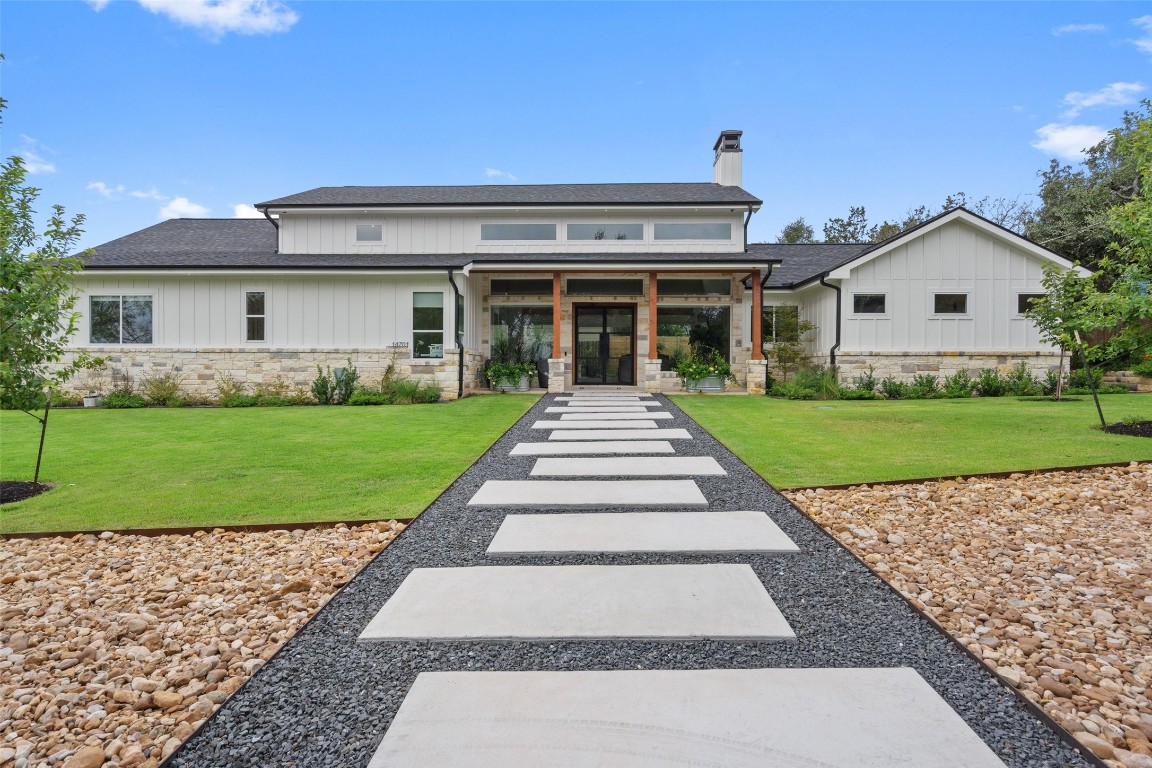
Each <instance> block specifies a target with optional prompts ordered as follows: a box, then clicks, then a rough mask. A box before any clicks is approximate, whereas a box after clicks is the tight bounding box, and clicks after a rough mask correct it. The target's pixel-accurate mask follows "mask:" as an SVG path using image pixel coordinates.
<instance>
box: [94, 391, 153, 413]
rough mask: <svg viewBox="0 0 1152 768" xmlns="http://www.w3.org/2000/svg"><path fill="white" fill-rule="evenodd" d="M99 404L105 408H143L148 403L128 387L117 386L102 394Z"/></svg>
mask: <svg viewBox="0 0 1152 768" xmlns="http://www.w3.org/2000/svg"><path fill="white" fill-rule="evenodd" d="M101 405H103V406H104V407H105V408H143V407H144V406H146V405H148V403H147V402H145V401H144V398H142V397H140V395H138V394H136V393H135V392H133V391H132V389H131V388H130V387H117V388H116V389H114V390H112V391H111V392H109V393H108V394H106V395H105V396H104V400H103V401H102V402H101Z"/></svg>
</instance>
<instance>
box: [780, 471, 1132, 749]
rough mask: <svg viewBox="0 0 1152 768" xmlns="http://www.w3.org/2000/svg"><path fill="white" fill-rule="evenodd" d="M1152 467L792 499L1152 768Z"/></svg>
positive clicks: (1013, 679) (948, 623)
mask: <svg viewBox="0 0 1152 768" xmlns="http://www.w3.org/2000/svg"><path fill="white" fill-rule="evenodd" d="M1150 486H1152V464H1132V465H1129V466H1126V467H1109V468H1101V469H1092V470H1083V471H1074V472H1044V473H1036V474H1027V475H1025V474H1014V475H1012V476H1010V477H1008V478H1003V479H988V478H979V477H973V478H968V479H963V478H957V479H954V480H944V481H940V482H928V483H916V484H906V485H882V486H881V485H877V486H856V487H853V488H849V489H843V490H832V489H816V490H797V491H789V492H786V494H785V495H786V496H788V497H789V499H790V500H791V501H792V502H793V503H794V504H796V506H798V507H799V508H800V509H802V510H804V511H805V512H807V513H808V514H809V515H810V516H811V517H812V518H813V519H815V520H816V521H817V522H818V523H820V524H821V525H822V526H823V527H824V528H825V529H826V530H828V531H829V532H830V533H831V534H832V535H834V536H835V537H836V538H837V539H838V540H839V541H840V542H841V543H843V544H844V545H845V546H847V547H848V548H849V549H851V550H852V551H853V552H854V553H856V555H858V556H859V557H860V558H862V559H863V560H864V562H865V563H867V564H868V565H869V567H871V568H872V570H873V571H875V572H876V573H877V574H878V575H879V576H880V577H881V578H883V579H885V580H886V581H887V582H888V583H889V584H891V585H892V586H893V587H895V588H896V589H898V590H899V591H900V592H901V593H902V594H903V595H904V596H905V597H907V598H908V599H909V600H911V601H912V602H913V603H914V604H915V605H916V606H917V607H918V608H920V609H921V610H922V611H924V612H925V613H926V614H927V615H928V616H930V617H932V618H933V620H935V621H936V622H937V623H939V624H940V625H941V626H942V627H943V628H944V629H945V630H947V631H948V632H949V633H950V634H952V635H953V636H954V637H956V638H958V639H959V640H960V641H961V642H962V643H963V644H964V645H965V646H967V647H968V649H969V650H971V651H972V652H973V653H975V654H976V655H977V656H979V657H981V658H982V659H983V660H984V663H985V664H987V665H988V666H989V667H990V668H991V669H993V670H995V671H996V672H997V673H998V674H999V675H1000V676H1001V678H1002V679H1004V680H1005V681H1007V682H1008V683H1009V684H1010V685H1012V686H1014V687H1016V688H1018V689H1019V690H1020V691H1021V692H1022V693H1023V695H1024V696H1026V697H1027V698H1029V699H1030V700H1032V701H1033V702H1035V703H1037V704H1038V705H1040V706H1041V707H1043V708H1044V709H1045V710H1046V711H1047V712H1048V713H1049V714H1050V715H1052V717H1053V718H1054V719H1055V720H1056V721H1057V722H1059V723H1060V724H1062V725H1063V726H1064V727H1065V728H1066V729H1067V730H1069V731H1071V732H1072V733H1073V735H1074V736H1075V737H1076V738H1078V739H1079V740H1080V741H1081V742H1083V743H1084V744H1085V745H1087V746H1088V747H1089V748H1090V749H1091V750H1092V751H1093V752H1094V753H1095V754H1096V755H1097V756H1098V757H1101V758H1104V759H1105V762H1106V763H1108V764H1109V765H1113V766H1123V767H1124V768H1152V743H1150V742H1152V701H1150V699H1152V490H1150Z"/></svg>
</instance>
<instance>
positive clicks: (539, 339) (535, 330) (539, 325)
mask: <svg viewBox="0 0 1152 768" xmlns="http://www.w3.org/2000/svg"><path fill="white" fill-rule="evenodd" d="M502 344H503V345H508V346H510V347H514V348H515V349H510V350H509V352H510V354H509V355H508V357H509V358H519V359H522V360H526V359H533V360H547V359H548V358H550V357H552V307H525V306H517V305H514V304H502V305H500V306H498V307H492V349H493V350H495V349H497V348H498V347H499V346H500V345H502ZM493 357H496V355H495V353H493Z"/></svg>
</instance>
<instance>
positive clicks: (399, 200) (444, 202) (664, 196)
mask: <svg viewBox="0 0 1152 768" xmlns="http://www.w3.org/2000/svg"><path fill="white" fill-rule="evenodd" d="M761 202H762V201H761V200H760V199H759V198H757V197H755V196H754V195H752V194H751V193H749V192H747V191H745V190H744V189H741V188H740V187H728V186H722V185H720V184H712V183H686V184H482V185H476V186H443V187H317V188H316V189H310V190H308V191H307V192H298V193H297V194H294V195H288V196H287V197H278V198H276V199H275V200H268V201H266V202H263V203H257V204H256V207H257V208H261V209H263V208H293V207H320V208H324V207H335V208H352V207H361V206H371V207H376V206H396V207H423V206H453V205H459V206H489V205H490V206H502V205H516V206H524V207H535V206H557V205H621V206H623V205H739V206H741V207H745V206H748V205H752V206H754V207H759V206H760V204H761Z"/></svg>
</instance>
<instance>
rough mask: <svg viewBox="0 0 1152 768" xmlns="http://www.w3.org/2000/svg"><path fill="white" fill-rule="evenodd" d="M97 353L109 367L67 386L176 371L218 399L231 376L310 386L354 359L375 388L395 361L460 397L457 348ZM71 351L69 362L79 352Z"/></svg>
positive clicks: (470, 372) (469, 370)
mask: <svg viewBox="0 0 1152 768" xmlns="http://www.w3.org/2000/svg"><path fill="white" fill-rule="evenodd" d="M87 351H88V352H89V353H90V354H91V355H93V356H94V357H103V358H106V359H107V360H108V363H107V365H106V366H105V367H104V369H103V371H101V372H96V371H86V372H82V373H81V374H80V375H79V376H77V377H75V378H74V379H72V380H71V381H69V382H68V385H67V387H66V391H70V392H73V393H75V394H81V395H83V394H87V393H88V392H89V391H92V390H97V391H101V392H104V393H106V392H108V391H109V390H110V389H112V388H114V387H117V386H122V385H123V382H124V381H125V380H127V381H129V382H130V383H131V385H132V386H133V388H135V389H139V386H140V383H141V380H142V379H143V378H144V377H145V376H157V375H163V374H166V373H175V374H177V375H178V376H180V377H181V378H182V384H181V388H182V389H183V391H184V393H185V394H187V395H196V396H200V397H206V398H215V397H216V395H217V387H216V385H217V382H218V381H219V379H220V378H222V377H231V378H234V379H236V380H237V381H239V382H241V383H242V384H244V385H245V387H246V389H247V390H248V391H249V392H251V391H252V390H254V389H255V388H256V387H257V386H258V385H261V384H263V385H272V384H277V383H279V382H283V383H285V384H287V385H288V386H290V387H303V388H304V389H305V390H309V389H311V387H312V382H313V381H314V380H315V379H316V366H317V365H319V366H321V367H329V366H330V367H332V368H341V367H344V366H346V365H347V364H348V360H349V359H351V361H352V365H354V366H355V367H356V370H357V371H358V372H359V373H360V382H361V383H362V384H364V385H366V386H370V387H375V386H378V385H379V384H380V380H381V379H382V378H383V376H384V371H385V370H386V369H387V367H388V365H389V364H394V366H395V370H396V373H397V374H398V375H400V376H403V377H405V378H410V379H415V380H416V381H419V382H421V383H422V384H431V383H433V382H435V383H438V384H439V385H440V389H441V392H442V394H441V399H443V400H455V399H456V391H457V387H458V380H457V370H458V362H459V357H458V354H454V353H453V351H452V350H449V351H448V352H447V355H448V356H447V357H445V358H443V359H440V360H413V359H412V358H409V357H408V356H407V351H406V350H404V351H393V350H389V349H277V348H272V349H258V350H257V349H235V348H218V349H174V348H164V347H134V348H130V349H126V348H123V347H89V348H87ZM74 354H75V353H74V352H69V353H68V355H67V356H66V357H65V359H64V360H63V361H62V362H63V364H65V365H66V364H68V363H69V362H70V361H71V360H72V359H73V357H74ZM479 360H480V357H479V355H477V354H475V353H472V352H469V351H468V350H465V353H464V366H465V371H464V374H465V375H464V394H469V393H471V392H474V391H476V389H477V380H476V379H477V375H476V371H477V369H478V368H479Z"/></svg>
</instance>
